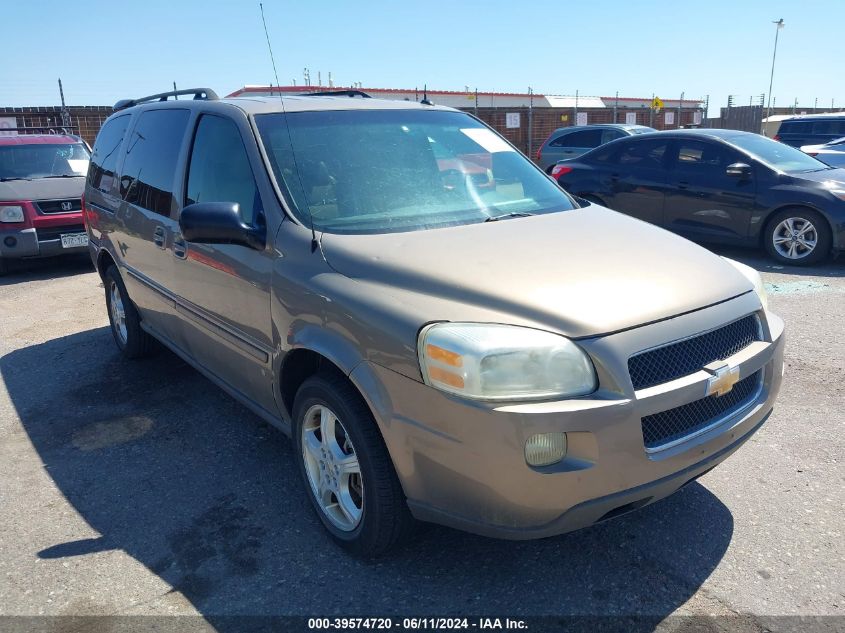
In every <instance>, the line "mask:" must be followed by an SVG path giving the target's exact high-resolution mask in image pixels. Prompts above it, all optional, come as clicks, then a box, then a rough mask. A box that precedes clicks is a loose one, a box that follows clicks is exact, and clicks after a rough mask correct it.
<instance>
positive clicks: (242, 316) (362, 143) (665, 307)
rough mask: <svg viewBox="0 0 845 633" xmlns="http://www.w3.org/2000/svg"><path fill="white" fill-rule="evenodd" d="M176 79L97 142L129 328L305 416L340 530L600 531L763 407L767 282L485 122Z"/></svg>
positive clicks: (769, 371)
mask: <svg viewBox="0 0 845 633" xmlns="http://www.w3.org/2000/svg"><path fill="white" fill-rule="evenodd" d="M178 94H193V95H194V99H192V100H187V101H186V100H173V99H170V97H172V96H175V95H176V93H165V94H163V95H154V96H152V97H148V98H145V99H137V100H129V101H124V102H120V103H119V104H118V105H117V106H116V111H115V113H114V114H113V115H112V116H111V117H110V118H109V119H108V120H107V121H106V123H105V124H104V126H103V128H102V130H101V131H100V134H99V136H98V138H97V142H96V144H95V147H94V153H93V157H92V164H91V169H90V171H89V174H88V180H87V186H86V189H85V199H84V207H85V217H86V225H87V230H88V233H89V237H90V249H91V256H92V258H93V260H94V262H95V263H96V265H97V269H98V270H99V271H100V275H101V276H102V279H103V281H104V285H105V289H106V293H105V294H106V297H105V298H106V305H107V307H108V313H109V318H110V320H111V325H112V332H113V334H114V339H115V342H116V343H117V346H118V347H119V348H120V350H121V351H122V352H123V354H124V355H125V356H127V357H129V358H137V357H140V356H143V355H145V354H146V353H148V352H150V350H151V349H152V348H153V340H156V341H159V342H160V343H162V344H163V345H165V346H166V347H168V348H170V349H171V350H172V351H173V352H175V353H176V354H178V355H179V356H180V357H182V358H184V359H185V360H186V361H187V362H189V363H190V364H192V365H193V366H194V367H196V368H197V369H198V370H199V371H201V372H202V373H203V374H205V375H206V376H207V377H208V378H209V379H210V380H212V381H213V382H215V383H216V384H218V385H219V386H220V387H221V388H223V389H224V390H226V391H227V392H228V393H229V394H231V395H232V396H233V397H235V398H236V399H238V400H239V401H241V402H242V403H243V404H245V405H246V406H247V407H249V408H250V409H251V410H252V411H254V412H255V413H256V414H257V415H258V416H260V417H261V418H263V419H265V420H267V421H268V422H270V423H272V424H274V425H276V426H277V427H279V428H280V429H281V430H282V431H284V432H285V433H287V434H289V435H290V436H291V437H292V439H293V442H294V446H295V451H294V452H295V455H296V457H297V460H298V461H299V466H300V470H301V472H302V477H303V481H304V484H305V486H306V488H307V490H308V491H309V496H310V499H311V501H312V503H313V506H314V508H315V510H316V512H317V514H318V515H319V517H320V519H321V521H322V523H323V524H324V525H325V527H326V529H327V530H328V531H329V532H330V533H331V534H332V536H333V537H334V538H335V539H336V540H337V541H338V542H339V543H340V544H341V545H343V546H345V547H347V548H348V549H350V550H353V551H355V552H358V553H361V554H364V555H374V554H378V553H381V552H384V551H385V550H387V549H388V548H390V547H392V546H394V545H395V544H397V543H398V542H400V541H401V540H403V539H405V538H406V537H408V536H409V535H410V534H412V532H413V528H414V525H415V522H416V521H417V520H419V521H429V522H435V523H441V524H444V525H449V526H454V527H457V528H460V529H464V530H469V531H472V532H476V533H480V534H486V535H491V536H497V537H503V538H511V539H527V538H537V537H545V536H550V535H554V534H560V533H563V532H567V531H570V530H574V529H577V528H581V527H584V526H588V525H591V524H593V523H596V522H598V521H602V520H605V519H609V518H612V517H615V516H618V515H620V514H623V513H625V512H628V511H630V510H634V509H636V508H639V507H642V506H644V505H647V504H649V503H652V502H654V501H657V500H659V499H661V498H663V497H666V496H667V495H669V494H671V493H673V492H674V491H676V490H678V489H679V488H681V487H682V486H684V485H685V484H687V483H689V482H690V481H692V480H694V479H695V478H696V477H699V476H700V475H702V474H703V473H705V472H706V471H708V470H709V469H711V468H713V467H714V466H715V465H716V464H718V463H719V462H721V461H722V460H724V459H725V458H726V457H728V455H730V454H731V453H732V452H733V451H735V450H736V449H737V448H738V447H739V446H740V445H741V444H742V443H743V442H745V441H746V440H747V439H748V438H749V437H751V435H752V434H753V433H754V432H755V431H756V430H757V429H759V428H760V426H761V425H762V424H763V423H764V422H765V420H766V419H767V418H768V416H769V415H770V413H771V411H772V407H773V405H774V400H775V397H776V395H777V392H778V390H779V388H780V383H781V376H782V366H783V346H784V335H783V331H784V330H783V322H782V321H781V320H780V319H779V318H778V317H776V316H774V315H773V314H772V313H771V312H769V311H768V310H767V307H766V298H765V294H764V290H763V287H762V284H761V282H760V277H759V275H758V274H757V273H756V272H755V271H754V270H752V269H750V268H748V267H746V266H744V265H742V264H738V263H736V262H732V261H730V260H726V259H723V258H720V257H718V256H716V255H713V254H712V253H710V252H709V251H707V250H705V249H703V248H701V247H699V246H696V245H695V244H693V243H691V242H688V241H687V240H685V239H682V238H680V237H677V236H675V235H672V234H670V233H668V232H667V231H664V230H662V229H659V228H656V227H654V226H651V225H649V224H646V223H644V222H640V221H638V220H635V219H632V218H630V217H626V216H624V215H620V214H618V213H615V212H613V211H610V210H608V209H605V208H602V207H600V206H597V205H592V204H589V203H587V202H584V201H579V200H577V199H575V198H573V197H571V196H569V195H568V194H567V193H566V192H564V191H563V190H562V189H560V188H559V187H558V186H557V184H556V183H555V182H553V181H552V180H551V179H550V178H549V177H548V176H547V175H546V174H545V173H544V172H543V171H541V170H540V169H538V168H537V167H536V166H535V165H534V164H532V163H531V161H529V160H528V159H527V158H526V157H525V156H523V155H522V154H521V153H520V152H518V151H517V150H516V149H515V148H514V147H513V146H512V145H511V144H509V143H508V142H507V141H506V140H504V139H503V138H502V137H500V136H499V135H497V134H496V133H495V132H494V131H493V130H491V129H490V128H489V127H487V126H486V125H485V124H483V123H482V122H480V121H479V120H478V119H476V118H474V117H473V116H471V115H470V114H467V113H464V112H460V111H457V110H453V109H450V108H445V107H439V106H432V105H430V104H427V103H422V104H419V103H411V102H399V101H380V100H376V99H370V98H366V95H362V94H361V93H354V92H350V93H340V94H338V95H329V96H300V97H293V96H292V97H285V98H284V99H281V98H248V99H246V98H244V99H239V98H234V99H218V98H217V97H216V95H214V93H213V92H212V91H210V90H204V89H201V90H196V91H179V93H178ZM282 485H283V484H282V483H281V482H280V489H281V486H282ZM702 518H704V517H702Z"/></svg>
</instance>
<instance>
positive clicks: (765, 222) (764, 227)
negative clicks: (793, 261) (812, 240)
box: [755, 202, 834, 247]
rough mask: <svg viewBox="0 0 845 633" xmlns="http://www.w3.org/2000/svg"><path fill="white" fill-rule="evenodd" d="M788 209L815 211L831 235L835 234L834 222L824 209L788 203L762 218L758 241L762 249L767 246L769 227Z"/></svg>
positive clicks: (810, 204) (799, 203)
mask: <svg viewBox="0 0 845 633" xmlns="http://www.w3.org/2000/svg"><path fill="white" fill-rule="evenodd" d="M787 209H803V210H805V211H813V212H814V213H818V214H819V215H820V216H822V218H824V221H825V222H827V228H828V229H829V230H830V233H831V235H833V234H834V227H833V222H831V220H830V218H829V217H828V215H827V213H825V212H824V210H823V209H820V208H818V207H817V206H815V205H813V204H812V203H809V202H787V203H784V204H780V205H778V206H776V207H772V208H771V209H769V210H767V211H766V213H765V214H764V215H763V216H762V218H761V221H760V222H759V224H758V225H757V226H758V230H757V235H756V236H755V237H756V241H757V244H758V245H759V246H760V247H763V246H764V244H765V239H766V235H767V234H768V231H769V225H770V224H771V222H772V219H773V218H774V217H775V216H776V215H777V214H778V213H780V212H782V211H786V210H787Z"/></svg>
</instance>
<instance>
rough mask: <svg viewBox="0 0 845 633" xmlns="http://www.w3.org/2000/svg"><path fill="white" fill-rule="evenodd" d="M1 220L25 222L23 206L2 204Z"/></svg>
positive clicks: (0, 209)
mask: <svg viewBox="0 0 845 633" xmlns="http://www.w3.org/2000/svg"><path fill="white" fill-rule="evenodd" d="M0 222H23V207H20V206H14V205H9V206H0Z"/></svg>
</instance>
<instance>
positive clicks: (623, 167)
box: [551, 130, 845, 265]
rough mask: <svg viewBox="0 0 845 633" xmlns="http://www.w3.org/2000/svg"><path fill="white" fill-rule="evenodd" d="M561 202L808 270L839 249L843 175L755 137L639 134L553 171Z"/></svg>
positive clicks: (843, 228) (844, 236) (844, 207)
mask: <svg viewBox="0 0 845 633" xmlns="http://www.w3.org/2000/svg"><path fill="white" fill-rule="evenodd" d="M551 174H552V177H553V178H555V179H556V180H557V181H558V183H559V184H560V185H561V186H562V187H564V188H565V189H566V190H567V191H569V192H570V193H572V194H574V195H576V196H579V197H580V198H583V199H586V200H588V201H590V202H593V203H595V204H599V205H602V206H606V207H608V208H610V209H614V210H616V211H620V212H622V213H626V214H628V215H631V216H633V217H636V218H639V219H641V220H645V221H647V222H650V223H652V224H656V225H658V226H662V227H664V228H666V229H669V230H671V231H673V232H675V233H678V234H680V235H683V236H685V237H688V238H690V239H694V240H699V241H706V242H716V243H723V244H734V245H745V246H757V247H760V246H762V247H763V248H765V250H766V251H767V252H768V253H769V254H770V255H771V257H772V258H773V259H775V260H776V261H778V262H781V263H785V264H793V265H807V264H813V263H816V262H819V261H821V260H822V259H824V258H826V257H827V256H828V255H830V253H831V251H832V250H841V249H843V248H845V170H840V169H836V168H833V167H831V166H829V165H827V164H825V163H822V162H820V161H819V160H817V159H816V158H814V157H812V156H809V155H807V154H805V153H803V152H801V151H800V150H798V149H796V148H793V147H790V146H789V145H786V144H784V143H780V142H777V141H774V140H771V139H768V138H766V137H764V136H761V135H759V134H751V133H747V132H738V131H732V130H675V131H664V132H655V133H650V134H640V135H637V136H635V137H629V138H624V139H620V140H616V141H612V142H610V143H607V144H604V145H602V146H600V147H598V148H596V149H594V150H591V151H589V152H587V153H585V154H583V155H582V156H580V157H579V158H577V159H574V160H568V161H561V162H558V163H557V164H556V165H555V166H554V167H553V169H552V172H551Z"/></svg>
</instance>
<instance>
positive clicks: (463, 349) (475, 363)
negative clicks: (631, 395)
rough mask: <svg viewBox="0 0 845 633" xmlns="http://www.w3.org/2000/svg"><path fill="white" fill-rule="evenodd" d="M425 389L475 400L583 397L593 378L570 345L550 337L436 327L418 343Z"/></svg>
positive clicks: (491, 327) (474, 326) (502, 329)
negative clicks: (429, 386)
mask: <svg viewBox="0 0 845 633" xmlns="http://www.w3.org/2000/svg"><path fill="white" fill-rule="evenodd" d="M418 345H419V349H418V353H419V357H420V367H421V368H422V374H423V379H424V380H425V383H426V384H427V385H431V386H432V387H436V388H438V389H441V390H443V391H447V392H449V393H454V394H457V395H460V396H465V397H467V398H474V399H478V400H530V399H544V398H561V397H572V396H582V395H585V394H588V393H592V392H593V391H595V390H596V373H595V370H594V369H593V364H592V362H591V361H590V359H589V358H588V357H587V355H586V354H585V353H584V352H583V351H581V349H580V348H579V347H578V346H577V345H575V343H573V342H572V341H570V340H569V339H567V338H564V337H562V336H558V335H557V334H552V333H551V332H543V331H541V330H534V329H531V328H526V327H517V326H512V325H497V324H492V323H491V324H485V323H437V324H435V325H431V326H429V327H427V328H425V329H424V330H423V331H422V333H421V334H420V339H419V344H418Z"/></svg>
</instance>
